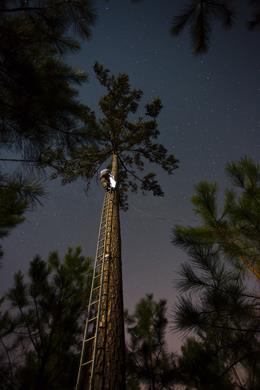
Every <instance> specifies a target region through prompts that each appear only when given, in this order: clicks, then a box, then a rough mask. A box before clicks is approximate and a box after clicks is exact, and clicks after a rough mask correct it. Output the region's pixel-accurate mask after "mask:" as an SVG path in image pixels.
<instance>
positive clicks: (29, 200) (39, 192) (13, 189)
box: [0, 175, 45, 257]
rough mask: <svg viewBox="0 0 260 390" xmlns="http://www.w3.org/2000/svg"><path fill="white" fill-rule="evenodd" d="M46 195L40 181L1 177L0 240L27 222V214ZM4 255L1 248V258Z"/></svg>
mask: <svg viewBox="0 0 260 390" xmlns="http://www.w3.org/2000/svg"><path fill="white" fill-rule="evenodd" d="M44 195H45V192H44V190H43V188H42V185H41V183H40V182H39V181H35V180H34V181H32V180H28V179H24V178H23V177H21V176H15V177H10V176H3V175H0V239H2V238H4V237H6V236H7V235H8V234H9V232H10V230H11V229H13V228H14V227H15V226H17V225H18V224H20V223H21V222H23V221H24V220H25V212H26V211H28V210H29V209H31V208H33V207H34V206H35V205H36V204H37V203H39V202H40V199H41V198H42V197H43V196H44ZM2 255H3V252H2V247H1V246H0V257H1V256H2Z"/></svg>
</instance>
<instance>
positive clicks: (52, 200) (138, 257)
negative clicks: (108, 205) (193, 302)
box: [0, 0, 260, 349]
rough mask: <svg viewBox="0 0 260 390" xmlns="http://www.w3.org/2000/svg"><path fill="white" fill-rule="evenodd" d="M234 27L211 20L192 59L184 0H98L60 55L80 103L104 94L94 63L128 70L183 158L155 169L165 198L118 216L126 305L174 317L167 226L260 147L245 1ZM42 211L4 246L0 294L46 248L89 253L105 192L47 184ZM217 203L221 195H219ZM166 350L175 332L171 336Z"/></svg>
mask: <svg viewBox="0 0 260 390" xmlns="http://www.w3.org/2000/svg"><path fill="white" fill-rule="evenodd" d="M236 3H238V4H239V7H238V12H237V15H236V24H235V26H234V27H233V29H232V30H231V31H228V32H226V31H224V30H223V29H222V28H221V26H219V25H218V24H215V25H214V26H213V30H212V45H211V49H210V51H209V53H208V54H206V55H202V56H194V55H192V52H191V43H190V39H189V34H188V33H184V34H182V36H181V37H179V38H173V37H172V36H171V35H170V33H169V30H170V25H171V21H172V18H173V15H175V14H177V13H178V11H179V10H180V9H182V7H183V5H184V4H185V3H184V0H182V1H181V0H178V1H177V0H176V1H170V0H161V1H159V0H149V1H148V0H143V1H142V2H140V3H138V4H137V3H131V2H130V0H110V1H104V0H99V1H96V2H95V5H96V12H97V15H98V19H97V23H96V26H95V27H94V28H93V36H92V38H91V40H90V41H88V42H83V43H82V50H81V51H80V52H79V53H77V54H75V55H71V56H69V57H68V58H67V61H68V62H69V63H70V64H71V65H73V66H74V67H77V68H80V69H83V70H84V71H86V72H87V73H88V75H89V81H88V83H87V84H86V85H85V86H84V87H82V88H81V89H80V91H79V97H80V99H81V100H82V102H83V103H85V104H87V105H88V106H90V107H91V108H92V109H97V102H98V100H99V98H100V96H101V95H102V94H104V93H105V91H104V90H103V89H102V87H101V86H100V85H98V82H97V81H96V80H95V77H94V72H93V69H92V66H93V64H94V62H95V61H98V62H99V63H101V64H103V65H105V66H106V67H107V68H109V69H110V70H111V72H112V73H113V74H117V73H119V72H121V73H127V74H128V75H129V77H130V82H131V85H132V86H133V87H135V88H140V89H142V90H143V91H144V97H143V100H142V101H143V104H145V103H147V102H149V101H151V99H153V98H156V97H158V96H159V97H160V98H161V100H162V103H163V110H162V111H161V114H160V116H159V129H160V131H161V136H160V142H161V143H163V144H164V145H165V146H166V147H167V148H168V149H169V151H170V152H172V153H174V154H175V156H176V157H177V158H178V159H179V160H180V168H179V169H178V170H177V171H175V173H174V174H173V175H172V176H168V175H166V174H165V173H163V172H162V171H160V170H158V174H159V176H160V182H161V184H162V187H163V189H164V192H165V197H164V198H153V197H152V195H147V196H146V197H143V196H141V195H131V196H130V202H129V204H130V208H129V211H128V212H127V213H125V212H122V214H121V226H122V246H123V254H122V260H123V273H124V301H125V306H126V307H127V308H129V309H130V310H132V309H133V307H134V305H135V304H136V303H137V302H138V300H139V299H140V298H141V297H143V296H144V295H145V294H146V293H151V292H153V293H154V295H155V297H156V299H159V298H166V299H167V300H168V313H169V315H170V314H171V310H172V307H173V305H174V302H175V298H176V290H175V289H174V283H175V281H176V280H177V278H178V271H179V270H180V264H181V263H182V262H183V261H185V259H186V255H185V254H184V253H183V252H181V251H180V250H179V249H177V248H175V247H174V246H173V245H172V244H171V242H170V237H171V229H172V227H173V226H174V224H184V225H194V224H196V222H197V220H196V217H195V216H194V214H193V212H192V206H191V203H190V197H191V196H192V194H193V191H194V186H195V184H196V183H197V182H199V181H200V180H209V181H217V182H218V183H219V188H220V192H221V190H223V189H224V188H225V187H226V186H227V185H228V182H227V180H226V177H225V173H224V167H225V164H226V163H227V162H228V161H235V160H238V159H239V158H241V157H242V156H244V155H246V154H247V155H250V156H251V157H252V158H254V159H255V161H258V162H259V152H260V115H259V108H260V105H259V102H260V50H259V38H260V36H259V31H258V32H257V31H255V32H249V31H247V29H246V26H245V21H246V20H247V17H248V9H247V8H246V1H238V2H236ZM46 188H47V190H48V196H47V198H46V199H44V201H43V203H44V205H43V207H38V208H37V209H36V210H34V211H33V212H29V213H28V214H27V220H26V222H25V223H23V224H22V225H20V226H19V227H17V228H16V229H15V230H13V231H12V233H11V234H10V236H9V237H8V238H6V239H5V240H4V242H3V248H4V251H5V256H4V258H3V261H2V269H1V272H0V285H1V291H4V290H6V288H8V287H9V286H10V283H11V279H12V275H13V273H14V272H15V271H17V270H18V269H19V268H20V269H22V270H26V269H27V267H28V264H29V262H30V260H31V259H32V258H33V257H34V255H36V254H40V255H41V256H42V257H45V258H46V256H47V255H48V253H49V251H51V250H58V251H59V252H60V253H61V254H64V252H65V251H66V248H67V247H68V246H76V245H81V246H82V248H83V253H84V254H85V255H91V256H94V254H95V248H96V241H97V232H98V225H99V218H100V211H101V206H102V201H103V196H104V192H103V190H102V188H101V187H100V186H99V184H98V183H97V181H95V180H94V181H93V185H92V187H91V188H90V190H89V192H88V193H87V194H86V193H85V185H84V183H83V182H82V181H80V180H79V181H77V182H74V183H72V184H69V185H66V186H62V185H61V184H60V183H59V181H52V182H46ZM220 200H221V194H220ZM168 340H169V342H170V345H171V347H172V349H176V348H178V345H179V341H178V337H177V336H176V335H173V334H169V335H168Z"/></svg>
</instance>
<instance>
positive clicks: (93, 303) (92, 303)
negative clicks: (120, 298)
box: [89, 299, 99, 306]
mask: <svg viewBox="0 0 260 390" xmlns="http://www.w3.org/2000/svg"><path fill="white" fill-rule="evenodd" d="M98 301H99V299H97V300H96V301H93V302H90V304H89V306H91V305H95V303H98Z"/></svg>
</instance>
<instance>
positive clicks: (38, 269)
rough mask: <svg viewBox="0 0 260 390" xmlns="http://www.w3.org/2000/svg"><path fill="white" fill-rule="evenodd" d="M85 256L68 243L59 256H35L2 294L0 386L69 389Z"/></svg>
mask: <svg viewBox="0 0 260 390" xmlns="http://www.w3.org/2000/svg"><path fill="white" fill-rule="evenodd" d="M88 274H89V276H91V266H90V259H89V258H84V257H83V256H82V255H81V249H80V248H76V249H74V250H73V249H71V248H69V249H68V251H67V253H66V254H65V257H64V260H63V261H61V260H60V258H59V256H58V254H57V253H56V252H52V253H50V255H49V257H48V261H44V260H42V259H41V258H40V257H39V256H36V257H35V258H34V259H33V260H32V261H31V263H30V267H29V271H28V277H27V278H25V277H24V275H23V274H22V273H21V272H20V271H19V272H17V273H16V274H15V277H14V286H13V287H12V288H11V289H10V290H9V292H8V294H6V295H5V296H4V297H3V298H2V301H1V303H2V311H1V313H0V340H1V347H0V381H1V389H6V390H7V389H35V390H36V389H37V390H39V389H44V390H46V389H48V390H52V389H53V390H54V389H55V390H56V389H72V388H73V387H74V385H75V381H76V375H77V369H78V359H79V349H80V348H81V345H80V344H81V343H80V336H81V334H82V332H83V325H84V318H85V315H86V306H87V300H88V295H89V288H90V278H88V277H87V275H88Z"/></svg>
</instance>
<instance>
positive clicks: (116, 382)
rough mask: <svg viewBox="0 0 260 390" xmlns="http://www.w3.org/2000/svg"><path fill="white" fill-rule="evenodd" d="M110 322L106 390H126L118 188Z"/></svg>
mask: <svg viewBox="0 0 260 390" xmlns="http://www.w3.org/2000/svg"><path fill="white" fill-rule="evenodd" d="M112 175H113V176H114V178H115V180H116V181H118V159H117V156H116V155H115V154H113V156H112ZM109 274H110V275H109V295H108V321H107V343H106V357H107V358H106V361H107V364H106V372H105V382H109V383H108V384H107V386H106V387H105V388H106V389H109V390H124V389H125V337H124V307H123V282H122V262H121V235H120V215H119V190H118V185H117V186H116V189H115V191H114V196H113V214H112V229H111V263H110V272H109Z"/></svg>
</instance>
